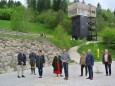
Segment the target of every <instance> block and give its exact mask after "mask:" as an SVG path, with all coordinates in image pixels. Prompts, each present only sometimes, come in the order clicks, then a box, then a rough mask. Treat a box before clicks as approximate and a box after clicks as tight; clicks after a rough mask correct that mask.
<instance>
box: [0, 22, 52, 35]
mask: <svg viewBox="0 0 115 86" xmlns="http://www.w3.org/2000/svg"><path fill="white" fill-rule="evenodd" d="M25 26H26V27H27V32H28V33H36V34H37V33H44V34H48V35H52V33H53V30H51V29H48V28H46V27H45V26H44V25H43V24H40V23H30V22H28V23H25ZM0 29H10V30H11V21H7V20H0Z"/></svg>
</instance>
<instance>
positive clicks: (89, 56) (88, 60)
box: [86, 49, 94, 80]
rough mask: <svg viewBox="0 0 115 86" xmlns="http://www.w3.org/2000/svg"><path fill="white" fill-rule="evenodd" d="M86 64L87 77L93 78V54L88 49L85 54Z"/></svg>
mask: <svg viewBox="0 0 115 86" xmlns="http://www.w3.org/2000/svg"><path fill="white" fill-rule="evenodd" d="M86 66H87V67H88V72H89V77H88V78H87V79H90V80H93V66H94V56H93V55H92V53H91V50H90V49H88V54H87V56H86Z"/></svg>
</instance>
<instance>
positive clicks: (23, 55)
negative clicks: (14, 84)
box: [18, 50, 26, 78]
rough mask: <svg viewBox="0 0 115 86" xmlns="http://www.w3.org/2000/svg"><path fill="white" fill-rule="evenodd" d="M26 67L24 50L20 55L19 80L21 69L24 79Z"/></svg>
mask: <svg viewBox="0 0 115 86" xmlns="http://www.w3.org/2000/svg"><path fill="white" fill-rule="evenodd" d="M25 65H26V55H25V54H24V50H21V52H20V53H19V54H18V78H20V69H21V74H22V77H23V78H25V76H24V67H25Z"/></svg>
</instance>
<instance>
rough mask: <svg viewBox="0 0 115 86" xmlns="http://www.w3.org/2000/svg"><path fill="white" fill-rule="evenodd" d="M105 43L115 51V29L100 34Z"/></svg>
mask: <svg viewBox="0 0 115 86" xmlns="http://www.w3.org/2000/svg"><path fill="white" fill-rule="evenodd" d="M100 35H101V37H102V38H103V43H104V44H105V45H107V46H108V47H110V48H112V49H115V29H109V28H108V29H105V30H103V31H102V32H101V33H100Z"/></svg>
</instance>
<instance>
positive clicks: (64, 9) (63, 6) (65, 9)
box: [60, 0, 67, 12]
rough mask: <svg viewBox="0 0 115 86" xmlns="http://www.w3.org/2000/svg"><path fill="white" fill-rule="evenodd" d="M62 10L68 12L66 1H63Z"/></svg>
mask: <svg viewBox="0 0 115 86" xmlns="http://www.w3.org/2000/svg"><path fill="white" fill-rule="evenodd" d="M60 5H61V8H60V10H63V11H64V12H67V2H66V0H63V1H61V4H60Z"/></svg>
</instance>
